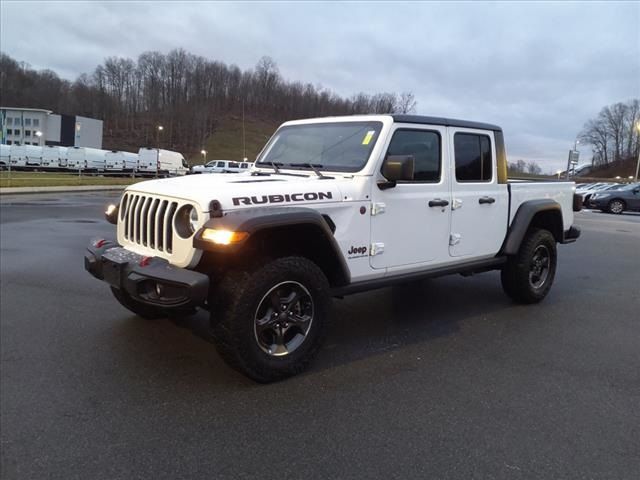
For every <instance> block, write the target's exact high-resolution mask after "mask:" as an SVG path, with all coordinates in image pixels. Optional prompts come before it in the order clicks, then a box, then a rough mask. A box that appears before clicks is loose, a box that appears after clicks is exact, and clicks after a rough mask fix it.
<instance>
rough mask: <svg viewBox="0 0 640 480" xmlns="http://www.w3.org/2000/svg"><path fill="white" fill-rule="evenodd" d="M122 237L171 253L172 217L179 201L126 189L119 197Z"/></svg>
mask: <svg viewBox="0 0 640 480" xmlns="http://www.w3.org/2000/svg"><path fill="white" fill-rule="evenodd" d="M120 208H122V209H123V212H121V215H120V221H121V222H122V223H123V227H124V228H123V232H124V238H125V239H127V240H128V241H129V242H132V243H137V244H138V245H143V246H145V247H148V248H153V249H156V250H160V251H161V252H167V253H171V248H172V247H173V217H174V216H175V214H176V211H177V210H178V202H174V201H171V200H163V199H161V198H154V197H152V196H149V195H143V194H138V193H127V194H125V196H124V197H123V198H122V203H121V207H120Z"/></svg>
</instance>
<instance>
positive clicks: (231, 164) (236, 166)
mask: <svg viewBox="0 0 640 480" xmlns="http://www.w3.org/2000/svg"><path fill="white" fill-rule="evenodd" d="M229 168H239V165H238V164H237V163H236V162H229Z"/></svg>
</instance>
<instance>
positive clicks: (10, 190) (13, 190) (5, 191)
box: [0, 185, 129, 195]
mask: <svg viewBox="0 0 640 480" xmlns="http://www.w3.org/2000/svg"><path fill="white" fill-rule="evenodd" d="M128 186H129V185H86V186H78V187H74V186H71V185H70V186H66V187H65V186H59V187H2V188H0V195H9V194H12V195H13V194H20V193H54V192H100V191H109V190H112V191H117V190H123V189H124V188H126V187H128Z"/></svg>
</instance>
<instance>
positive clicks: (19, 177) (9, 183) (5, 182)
mask: <svg viewBox="0 0 640 480" xmlns="http://www.w3.org/2000/svg"><path fill="white" fill-rule="evenodd" d="M142 180H145V179H143V178H131V177H102V176H98V175H95V176H88V175H83V176H79V175H77V174H72V173H55V172H11V173H9V172H8V171H4V172H0V188H5V187H62V186H65V187H66V186H86V185H130V184H132V183H136V182H140V181H142Z"/></svg>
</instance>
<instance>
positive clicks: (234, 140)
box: [187, 115, 279, 165]
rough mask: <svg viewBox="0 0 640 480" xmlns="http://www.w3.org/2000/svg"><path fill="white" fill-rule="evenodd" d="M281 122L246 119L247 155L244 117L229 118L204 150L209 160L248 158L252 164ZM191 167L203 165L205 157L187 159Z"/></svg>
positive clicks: (219, 127) (223, 122) (222, 121)
mask: <svg viewBox="0 0 640 480" xmlns="http://www.w3.org/2000/svg"><path fill="white" fill-rule="evenodd" d="M278 125H279V122H277V121H274V120H260V119H257V118H254V117H249V116H247V117H245V154H244V155H243V151H242V117H240V116H233V115H232V116H228V117H225V118H224V119H222V120H221V121H220V124H219V126H218V127H217V128H216V130H215V132H213V134H212V135H211V136H210V137H209V138H208V139H207V142H206V145H205V147H204V149H205V150H206V151H207V161H209V160H238V161H239V160H242V158H243V157H247V158H248V159H249V161H250V162H253V161H254V160H255V159H256V156H257V155H258V153H260V150H262V147H264V145H265V143H267V140H268V139H269V137H271V135H272V134H273V132H275V131H276V128H278ZM187 160H188V162H189V165H199V164H201V163H203V160H204V158H203V156H202V155H199V154H195V155H192V156H191V157H190V158H188V159H187Z"/></svg>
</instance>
